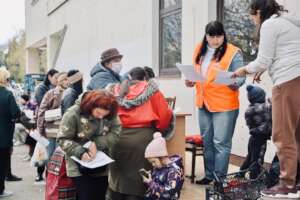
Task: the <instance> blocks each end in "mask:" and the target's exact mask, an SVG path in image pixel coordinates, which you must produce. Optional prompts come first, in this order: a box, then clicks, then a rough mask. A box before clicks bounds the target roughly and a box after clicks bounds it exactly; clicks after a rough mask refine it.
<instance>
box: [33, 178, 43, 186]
mask: <svg viewBox="0 0 300 200" xmlns="http://www.w3.org/2000/svg"><path fill="white" fill-rule="evenodd" d="M34 185H45V180H44V178H43V177H42V176H37V177H35V182H34Z"/></svg>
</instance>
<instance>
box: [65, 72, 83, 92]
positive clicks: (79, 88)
mask: <svg viewBox="0 0 300 200" xmlns="http://www.w3.org/2000/svg"><path fill="white" fill-rule="evenodd" d="M77 72H79V71H78V70H76V69H72V70H70V71H69V72H68V77H70V76H72V75H74V74H76V73H77ZM70 87H71V88H73V89H74V90H75V91H76V93H77V95H78V96H79V95H80V94H81V93H82V92H83V87H82V79H80V80H79V81H77V82H75V83H73V84H72V85H70Z"/></svg>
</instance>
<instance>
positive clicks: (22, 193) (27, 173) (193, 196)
mask: <svg viewBox="0 0 300 200" xmlns="http://www.w3.org/2000/svg"><path fill="white" fill-rule="evenodd" d="M27 151H28V150H27V148H26V147H25V146H19V147H15V148H14V154H13V159H12V160H13V161H12V162H13V163H12V168H13V173H14V174H16V175H18V176H20V177H22V178H23V181H20V182H7V183H6V188H7V189H8V190H11V191H13V192H14V195H13V196H12V197H10V198H7V200H43V199H44V186H42V185H34V184H33V183H34V178H35V174H36V172H35V168H33V167H31V166H30V163H29V162H24V161H22V159H21V157H22V156H23V155H24V154H25V153H26V152H27ZM190 163H191V162H190V154H187V159H186V172H187V173H189V172H190ZM196 166H199V167H198V168H197V170H196V175H197V176H198V177H202V175H203V168H202V159H201V158H198V160H197V163H196ZM236 170H237V167H235V166H230V171H236ZM203 199H205V189H204V188H201V187H200V186H198V185H195V184H191V183H190V180H189V179H186V181H185V185H184V188H183V191H182V197H181V200H203Z"/></svg>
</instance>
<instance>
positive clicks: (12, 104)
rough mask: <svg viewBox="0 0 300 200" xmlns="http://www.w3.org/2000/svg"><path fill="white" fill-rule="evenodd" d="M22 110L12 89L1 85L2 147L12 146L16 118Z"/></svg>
mask: <svg viewBox="0 0 300 200" xmlns="http://www.w3.org/2000/svg"><path fill="white" fill-rule="evenodd" d="M20 114H21V111H20V109H19V106H18V105H17V103H16V100H15V98H14V95H13V93H12V92H11V91H9V90H8V89H6V88H5V87H3V86H0V148H10V147H12V144H13V142H12V140H13V135H14V129H15V122H14V121H15V120H16V119H17V118H19V117H20Z"/></svg>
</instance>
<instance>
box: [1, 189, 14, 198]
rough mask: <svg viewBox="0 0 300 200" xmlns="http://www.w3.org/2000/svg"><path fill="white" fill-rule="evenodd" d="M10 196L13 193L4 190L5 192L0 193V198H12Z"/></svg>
mask: <svg viewBox="0 0 300 200" xmlns="http://www.w3.org/2000/svg"><path fill="white" fill-rule="evenodd" d="M12 195H13V192H11V191H8V190H5V191H3V192H2V194H0V198H4V197H9V196H12Z"/></svg>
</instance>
